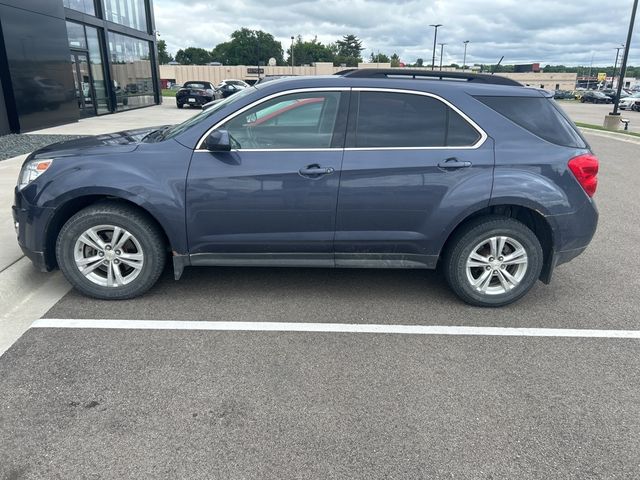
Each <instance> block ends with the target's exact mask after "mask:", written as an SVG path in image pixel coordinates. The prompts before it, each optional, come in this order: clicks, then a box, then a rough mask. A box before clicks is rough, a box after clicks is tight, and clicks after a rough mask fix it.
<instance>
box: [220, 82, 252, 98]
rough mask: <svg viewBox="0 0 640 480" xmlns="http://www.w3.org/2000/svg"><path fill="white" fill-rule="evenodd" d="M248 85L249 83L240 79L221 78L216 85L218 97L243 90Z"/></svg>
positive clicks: (225, 96)
mask: <svg viewBox="0 0 640 480" xmlns="http://www.w3.org/2000/svg"><path fill="white" fill-rule="evenodd" d="M248 86H249V84H248V83H246V82H243V81H242V80H233V79H232V80H223V81H222V82H220V83H219V84H218V85H216V91H217V92H218V94H219V98H227V97H230V96H231V95H234V94H236V93H238V92H240V91H242V90H244V89H245V88H247V87H248Z"/></svg>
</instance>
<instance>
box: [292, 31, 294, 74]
mask: <svg viewBox="0 0 640 480" xmlns="http://www.w3.org/2000/svg"><path fill="white" fill-rule="evenodd" d="M293 39H294V36H293V35H291V75H293Z"/></svg>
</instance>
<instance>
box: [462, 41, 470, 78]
mask: <svg viewBox="0 0 640 480" xmlns="http://www.w3.org/2000/svg"><path fill="white" fill-rule="evenodd" d="M462 43H464V59H463V60H462V71H463V72H464V71H466V70H467V45H468V44H469V40H465V41H464V42H462Z"/></svg>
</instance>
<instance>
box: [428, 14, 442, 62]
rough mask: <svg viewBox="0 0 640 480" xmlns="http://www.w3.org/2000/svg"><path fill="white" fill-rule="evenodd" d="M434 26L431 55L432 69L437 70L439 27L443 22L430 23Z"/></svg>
mask: <svg viewBox="0 0 640 480" xmlns="http://www.w3.org/2000/svg"><path fill="white" fill-rule="evenodd" d="M429 26H430V27H433V28H434V29H435V30H434V32H433V56H432V57H431V70H435V68H436V41H437V40H438V27H441V26H442V24H441V23H435V24H431V25H429Z"/></svg>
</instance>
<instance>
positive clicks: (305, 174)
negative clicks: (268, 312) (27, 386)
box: [13, 69, 598, 306]
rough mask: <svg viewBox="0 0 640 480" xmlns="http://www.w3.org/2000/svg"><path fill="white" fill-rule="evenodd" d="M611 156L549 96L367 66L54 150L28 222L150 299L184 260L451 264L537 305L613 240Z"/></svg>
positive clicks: (34, 172)
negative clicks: (542, 286)
mask: <svg viewBox="0 0 640 480" xmlns="http://www.w3.org/2000/svg"><path fill="white" fill-rule="evenodd" d="M597 173H598V160H597V159H596V158H595V157H594V156H593V154H592V153H591V151H590V149H589V146H588V144H587V142H586V141H585V140H584V138H583V137H582V136H581V135H580V133H579V132H578V130H577V129H576V127H575V126H574V125H573V123H572V122H571V121H570V120H569V119H568V118H567V117H566V116H565V114H564V113H563V112H562V110H561V109H560V108H559V107H558V106H557V105H556V104H555V102H554V100H553V99H552V98H551V97H550V94H548V93H547V92H545V91H543V90H537V89H531V88H525V87H523V86H521V85H520V84H518V83H516V82H514V81H512V80H508V79H506V78H502V77H497V76H488V75H471V74H461V73H457V74H456V73H449V72H422V71H411V70H398V69H397V70H375V69H371V70H368V69H367V70H365V69H363V70H349V71H345V72H341V74H338V75H334V76H325V77H302V78H300V77H299V78H289V79H281V80H274V81H272V82H267V83H264V84H261V85H258V86H257V87H251V88H247V89H246V90H244V91H243V92H241V93H238V94H237V95H234V96H232V97H229V98H228V99H226V100H224V101H222V102H220V103H218V104H216V105H214V106H213V107H211V108H209V109H207V110H204V111H202V112H201V113H199V114H198V115H196V116H194V117H193V118H191V119H189V120H187V121H186V122H184V123H182V124H180V125H176V126H167V127H163V128H159V129H158V128H156V129H153V130H144V131H142V130H139V131H128V132H121V133H116V134H110V135H100V136H96V137H91V138H84V139H80V140H74V141H69V142H64V143H59V144H56V145H52V146H49V147H46V148H44V149H42V150H39V151H37V152H34V153H33V154H31V155H30V156H29V157H28V158H27V160H26V161H25V163H24V166H23V169H22V172H21V174H20V178H19V184H18V186H17V187H16V191H15V206H14V209H13V214H14V218H15V222H16V228H17V231H18V241H19V243H20V246H21V247H22V249H23V250H24V252H25V254H26V255H27V256H28V257H29V258H30V259H31V260H32V261H33V262H34V264H36V266H38V267H39V268H40V269H42V270H50V269H53V268H55V267H56V266H59V267H60V268H61V269H62V271H63V272H64V274H65V276H66V277H67V279H68V280H69V281H70V282H71V283H72V284H73V285H74V286H75V288H77V289H78V290H80V291H81V292H83V293H84V294H87V295H90V296H93V297H97V298H103V299H123V298H131V297H135V296H137V295H140V294H142V293H143V292H145V291H146V290H147V289H149V288H150V287H151V286H152V285H153V284H154V283H155V282H156V281H157V279H158V277H159V276H160V274H161V272H162V271H163V269H164V268H165V263H166V260H167V258H168V257H170V258H171V259H172V262H173V270H174V273H175V278H176V279H178V278H179V277H180V275H181V274H182V271H183V269H184V267H185V266H191V265H195V266H197V265H226V266H228V265H233V266H295V267H351V268H431V269H433V268H437V267H438V268H440V269H441V270H442V272H443V273H444V275H445V278H446V279H447V281H448V283H449V285H450V286H451V288H452V289H453V291H454V292H455V293H456V294H457V295H458V296H459V297H460V298H461V299H462V300H464V301H466V302H468V303H471V304H473V305H479V306H500V305H505V304H508V303H510V302H513V301H515V300H517V299H518V298H520V297H522V296H523V295H524V294H525V293H526V292H527V291H528V290H529V289H530V288H531V287H532V286H533V284H534V283H535V282H536V280H538V279H540V280H542V281H543V282H545V283H549V282H550V280H551V275H552V272H553V270H554V268H555V267H556V266H557V265H559V264H561V263H565V262H567V261H569V260H571V259H572V258H574V257H576V256H577V255H579V254H580V253H581V252H582V251H584V249H585V248H586V246H587V244H588V243H589V242H590V240H591V238H592V237H593V234H594V232H595V230H596V224H597V219H598V213H597V210H596V206H595V204H594V202H593V200H592V198H591V197H592V196H593V194H594V192H595V189H596V184H597Z"/></svg>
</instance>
